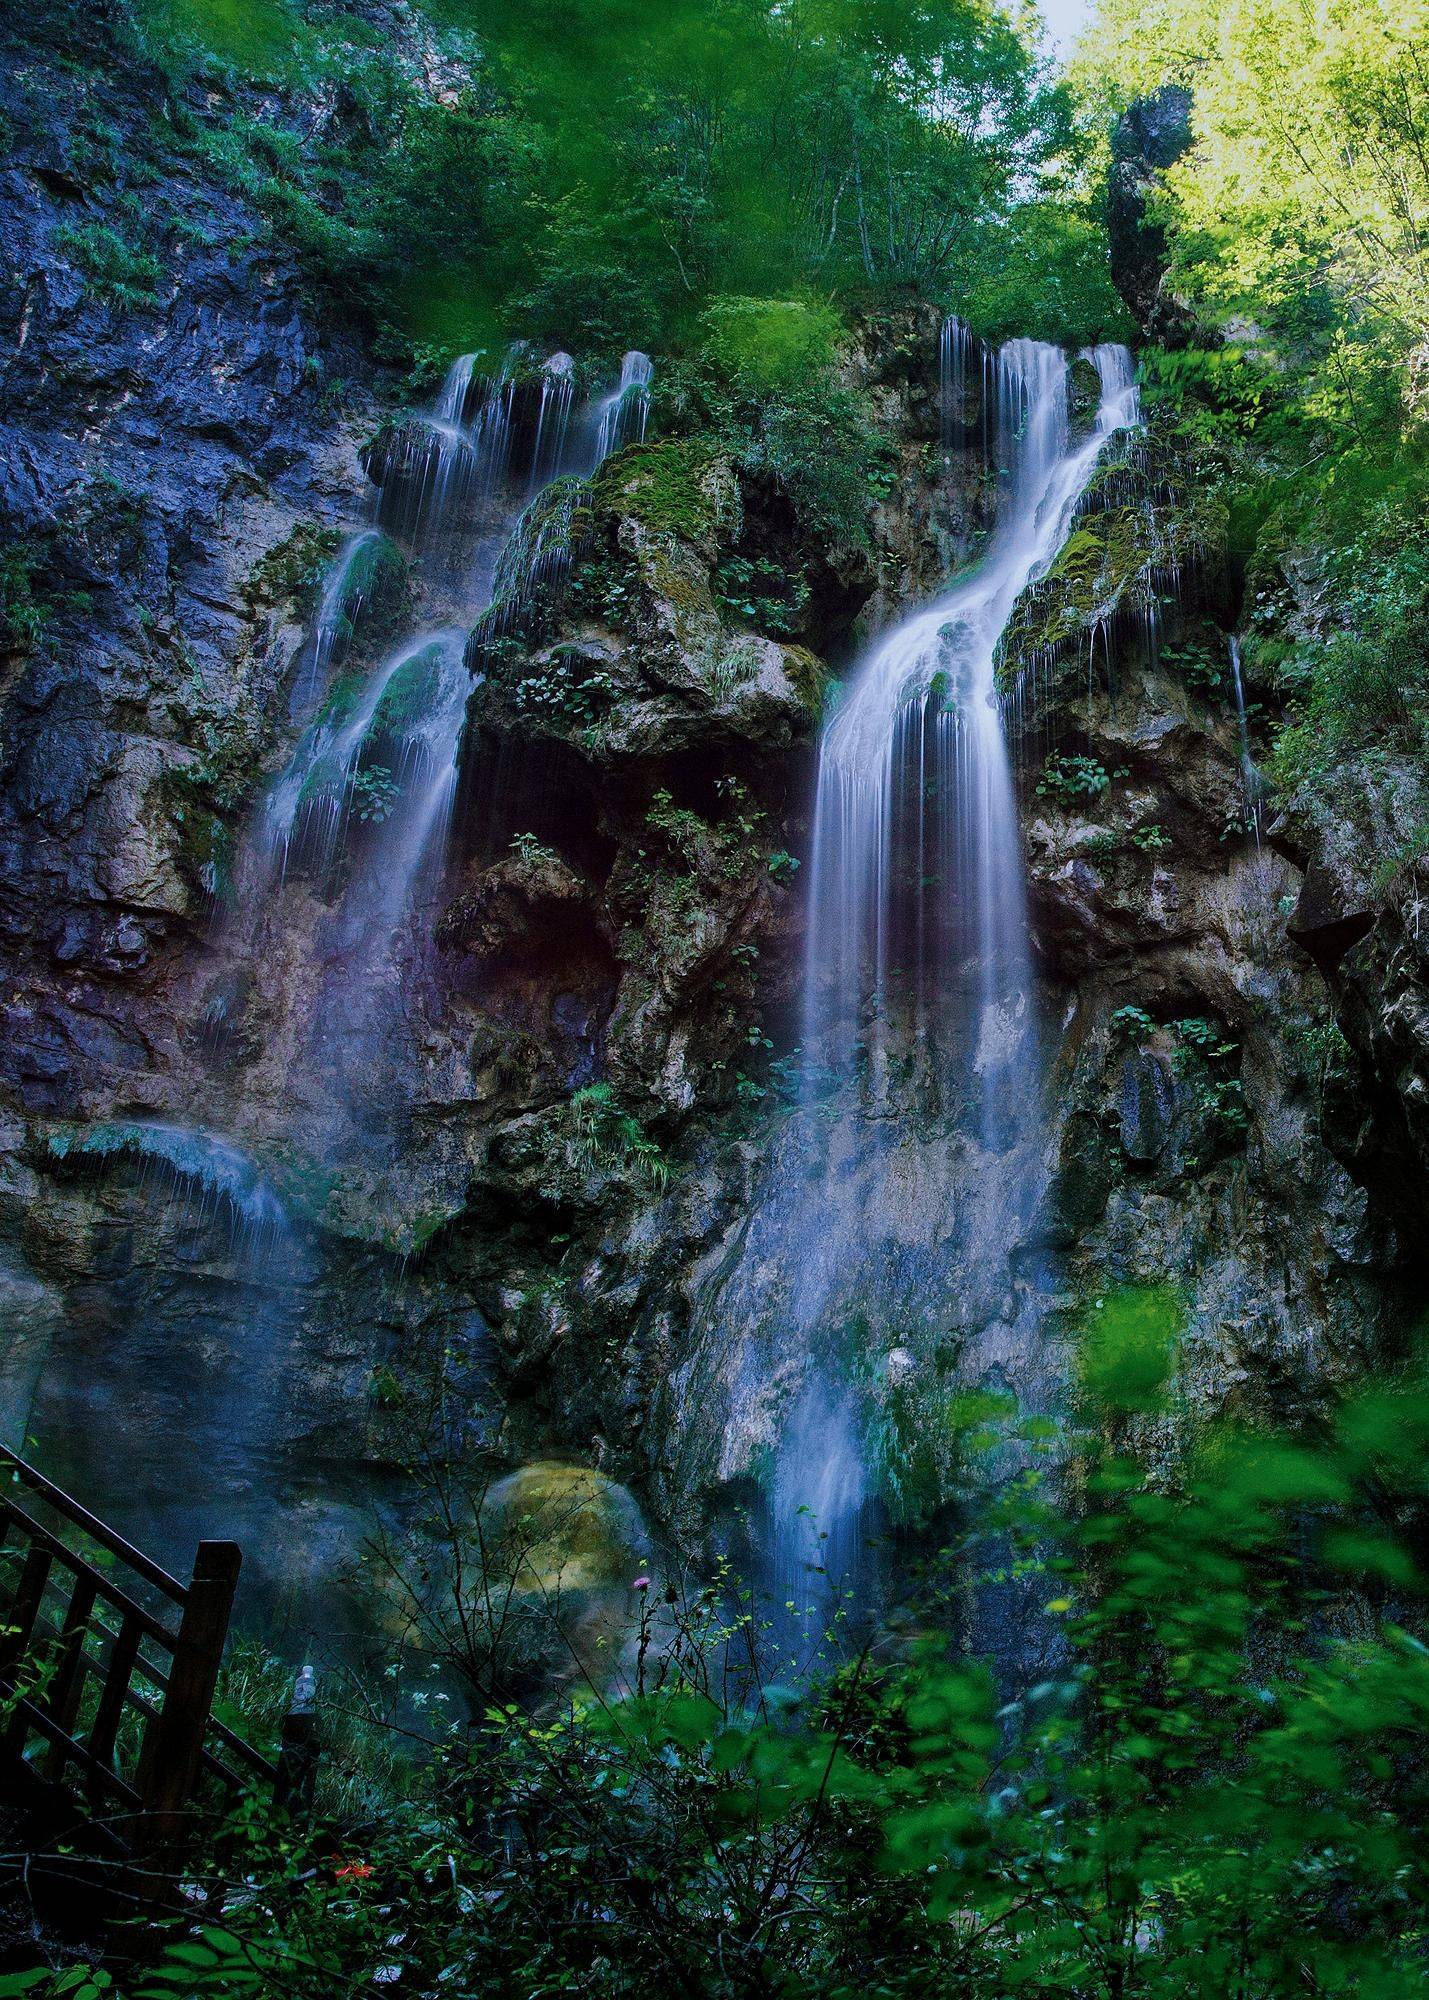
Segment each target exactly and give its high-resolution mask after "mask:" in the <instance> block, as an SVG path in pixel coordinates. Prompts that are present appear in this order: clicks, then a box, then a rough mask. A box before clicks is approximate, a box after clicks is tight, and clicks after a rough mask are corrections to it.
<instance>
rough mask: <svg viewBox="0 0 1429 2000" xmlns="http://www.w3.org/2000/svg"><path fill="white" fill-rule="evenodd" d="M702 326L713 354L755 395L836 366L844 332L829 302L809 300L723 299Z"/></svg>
mask: <svg viewBox="0 0 1429 2000" xmlns="http://www.w3.org/2000/svg"><path fill="white" fill-rule="evenodd" d="M701 325H702V327H703V340H702V343H701V344H702V346H703V349H704V352H705V354H706V355H707V356H708V358H709V359H710V360H711V361H712V362H713V363H714V364H715V366H716V367H717V368H718V369H719V370H720V372H721V373H722V374H724V375H726V376H728V377H729V378H730V379H731V380H732V381H734V382H737V383H738V384H739V385H740V387H741V388H743V389H745V390H749V391H752V392H753V393H754V394H755V395H764V394H768V393H769V392H770V391H772V390H778V389H788V388H790V387H792V386H793V385H795V384H796V383H798V382H799V381H800V380H801V379H802V378H803V377H805V376H806V375H808V374H810V373H811V372H813V373H817V372H819V371H821V370H823V369H826V368H828V367H830V366H831V365H832V363H833V361H834V358H835V356H836V354H837V352H838V348H839V345H840V341H841V338H842V336H843V333H844V328H843V326H842V324H841V322H840V320H839V317H838V314H837V313H835V312H834V311H833V310H832V309H831V308H830V307H829V306H827V305H819V304H813V303H810V302H809V301H807V300H804V299H737V298H722V299H717V300H716V301H715V303H714V304H713V305H712V306H710V307H708V308H707V309H706V311H705V312H704V314H703V316H702V319H701Z"/></svg>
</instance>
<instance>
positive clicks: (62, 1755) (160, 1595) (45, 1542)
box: [0, 1446, 316, 1869]
mask: <svg viewBox="0 0 1429 2000" xmlns="http://www.w3.org/2000/svg"><path fill="white" fill-rule="evenodd" d="M241 1560H242V1556H241V1552H240V1550H239V1548H238V1545H237V1543H236V1542H217V1541H214V1542H200V1543H199V1545H198V1551H197V1554H196V1556H195V1558H194V1565H193V1574H192V1575H191V1576H190V1578H189V1581H188V1582H187V1583H181V1582H180V1581H179V1580H178V1578H177V1577H173V1576H170V1575H169V1573H168V1571H167V1570H164V1569H162V1568H160V1566H159V1565H158V1563H155V1562H152V1561H150V1559H149V1557H148V1556H146V1555H144V1554H143V1552H142V1551H141V1550H139V1549H136V1548H134V1547H133V1546H132V1545H131V1544H130V1543H129V1542H127V1541H126V1540H125V1539H124V1538H123V1536H122V1535H119V1534H117V1533H116V1532H115V1531H114V1529H112V1528H110V1527H108V1526H107V1525H106V1524H105V1523H104V1522H103V1521H101V1520H99V1519H98V1518H97V1516H95V1515H94V1514H91V1513H90V1512H89V1510H88V1509H87V1508H86V1507H84V1506H82V1505H81V1504H80V1502H79V1501H77V1500H75V1499H73V1498H72V1497H71V1496H70V1495H69V1494H68V1493H65V1492H63V1491H62V1490H61V1489H60V1488H59V1487H58V1486H56V1485H54V1484H53V1482H52V1481H50V1480H48V1479H46V1478H45V1477H44V1475H43V1474H42V1473H40V1472H37V1471H36V1470H35V1468H34V1467H33V1466H32V1465H28V1464H27V1463H26V1462H25V1460H24V1459H22V1458H20V1457H18V1456H17V1455H16V1454H15V1453H14V1452H12V1451H10V1450H8V1449H6V1448H5V1447H4V1446H0V1785H3V1787H4V1790H5V1793H6V1794H7V1795H8V1796H11V1797H14V1798H17V1799H18V1798H21V1797H24V1796H26V1795H28V1796H30V1797H40V1796H46V1797H47V1798H48V1799H49V1800H50V1802H51V1803H53V1802H55V1800H56V1799H57V1798H58V1799H59V1800H61V1801H62V1802H63V1803H64V1804H65V1805H66V1806H67V1807H68V1808H70V1809H71V1810H72V1812H73V1815H74V1821H75V1824H76V1826H77V1827H83V1826H84V1825H85V1824H89V1825H92V1826H94V1827H96V1828H102V1829H103V1831H104V1835H105V1838H106V1840H107V1842H108V1843H109V1844H110V1845H111V1846H113V1845H114V1844H116V1843H117V1844H118V1846H119V1848H120V1849H121V1850H122V1852H124V1853H125V1854H127V1855H130V1856H132V1857H134V1859H135V1860H136V1861H138V1860H141V1859H142V1860H143V1862H144V1864H145V1866H146V1867H148V1868H150V1869H154V1868H164V1867H167V1866H169V1865H173V1864H175V1863H176V1862H177V1860H178V1858H179V1857H180V1856H181V1854H182V1852H183V1850H184V1848H185V1847H186V1846H187V1845H188V1844H189V1843H190V1839H191V1837H192V1835H193V1834H194V1833H195V1832H196V1831H197V1830H198V1829H199V1828H201V1827H204V1826H210V1827H211V1826H213V1825H216V1824H218V1823H219V1822H220V1821H221V1819H222V1818H223V1816H224V1815H225V1813H226V1812H227V1811H228V1810H230V1809H231V1808H232V1807H233V1806H234V1805H235V1804H237V1803H238V1802H239V1801H241V1800H243V1799H245V1798H248V1797H251V1796H252V1795H254V1794H257V1795H259V1796H260V1797H261V1798H263V1799H264V1800H266V1801H267V1802H269V1803H270V1804H271V1805H272V1807H273V1808H274V1809H284V1808H293V1807H296V1806H298V1805H300V1804H301V1803H303V1801H304V1799H305V1797H306V1794H307V1791H308V1789H309V1787H310V1784H311V1777H312V1762H313V1757H314V1754H315V1750H316V1739H315V1736H314V1717H313V1713H312V1695H311V1690H312V1676H311V1674H310V1673H309V1672H307V1671H305V1672H304V1674H303V1675H302V1676H301V1677H300V1679H299V1683H298V1685H299V1689H300V1691H301V1692H300V1699H298V1700H297V1701H296V1702H295V1703H294V1706H293V1708H292V1710H291V1711H290V1713H289V1715H288V1717H287V1719H286V1720H285V1722H284V1725H283V1738H282V1750H281V1753H280V1755H279V1757H278V1758H277V1760H276V1761H275V1760H273V1759H271V1758H268V1757H265V1756H263V1755H262V1754H261V1753H260V1752H259V1751H257V1750H255V1749H254V1748H253V1747H252V1745H251V1744H249V1743H246V1742H245V1741H244V1740H243V1738H242V1737H241V1736H239V1735H238V1734H237V1733H236V1732H235V1731H234V1730H232V1729H230V1728H229V1727H228V1725H227V1724H226V1723H224V1722H222V1721H220V1720H219V1718H218V1717H217V1716H216V1715H215V1714H214V1713H213V1699H214V1690H215V1688H216V1686H217V1682H218V1675H219V1668H220V1665H221V1663H222V1659H223V1649H224V1642H225V1640H226V1638H227V1635H228V1625H229V1618H230V1614H231V1612H232V1608H233V1595H234V1590H235V1587H236V1585H237V1582H238V1571H239V1565H240V1563H241Z"/></svg>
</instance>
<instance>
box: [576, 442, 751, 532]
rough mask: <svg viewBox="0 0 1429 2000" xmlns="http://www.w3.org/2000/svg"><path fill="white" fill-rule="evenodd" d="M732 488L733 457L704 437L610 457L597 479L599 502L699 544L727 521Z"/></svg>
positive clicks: (644, 446) (642, 447)
mask: <svg viewBox="0 0 1429 2000" xmlns="http://www.w3.org/2000/svg"><path fill="white" fill-rule="evenodd" d="M732 492H733V481H732V477H731V474H730V469H729V461H728V459H727V458H726V456H725V455H724V453H723V452H721V450H720V449H719V447H718V446H717V445H714V444H712V443H710V442H709V441H708V440H707V439H702V438H666V439H662V440H661V441H660V442H659V443H656V444H642V445H633V446H631V447H630V448H629V449H628V450H626V451H622V452H620V453H618V454H617V455H616V456H615V457H614V458H612V459H610V460H608V461H607V463H606V464H605V465H604V466H603V467H602V468H601V470H600V472H599V474H598V475H597V478H596V483H595V500H596V504H597V506H599V507H601V508H603V509H605V510H607V511H609V512H610V513H614V514H623V515H628V516H630V517H631V518H633V519H634V520H637V521H639V522H640V523H641V525H642V526H643V527H647V528H651V529H654V530H655V532H656V533H657V534H667V535H675V536H677V537H678V538H679V539H680V540H681V541H686V542H695V543H702V542H708V541H709V540H710V539H711V538H713V537H716V536H718V534H719V532H720V530H721V529H722V528H723V527H725V526H726V525H727V524H728V522H729V520H730V518H731V514H732V511H733V504H734V503H733V501H732V497H731V496H732Z"/></svg>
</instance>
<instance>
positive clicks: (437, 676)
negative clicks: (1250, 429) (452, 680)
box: [366, 643, 445, 743]
mask: <svg viewBox="0 0 1429 2000" xmlns="http://www.w3.org/2000/svg"><path fill="white" fill-rule="evenodd" d="M444 659H445V655H444V651H443V648H442V647H441V646H440V645H438V644H436V643H433V644H432V645H430V646H423V648H422V650H421V651H420V652H419V653H413V655H412V657H411V658H410V659H409V660H404V661H403V662H402V664H401V666H400V667H398V668H397V670H396V672H395V673H394V674H393V675H392V678H391V679H390V680H389V681H388V683H387V685H386V687H385V688H384V689H383V691H382V699H381V700H380V701H379V702H378V704H377V707H376V709H375V710H374V711H373V715H372V724H371V727H370V728H369V729H368V732H367V738H366V740H367V742H369V743H375V742H376V741H377V740H378V738H379V737H382V736H407V735H410V734H411V732H412V730H413V729H414V728H415V727H416V725H417V724H418V723H420V722H421V720H422V718H423V716H425V715H426V714H428V713H429V711H430V710H431V709H432V707H433V706H434V705H435V703H436V700H437V697H438V694H439V692H440V687H441V675H442V667H443V664H444Z"/></svg>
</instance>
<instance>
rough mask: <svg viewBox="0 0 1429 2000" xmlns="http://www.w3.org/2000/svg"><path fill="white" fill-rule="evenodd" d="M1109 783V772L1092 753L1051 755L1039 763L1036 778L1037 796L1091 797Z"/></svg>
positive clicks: (1102, 790) (1070, 799)
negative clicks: (1039, 766) (1040, 765)
mask: <svg viewBox="0 0 1429 2000" xmlns="http://www.w3.org/2000/svg"><path fill="white" fill-rule="evenodd" d="M1110 783H1111V773H1110V772H1109V771H1108V770H1107V768H1106V766H1105V765H1104V764H1099V763H1098V762H1097V760H1096V758H1095V757H1083V756H1078V755H1066V756H1061V755H1056V754H1054V755H1052V756H1050V757H1048V759H1047V760H1046V762H1045V763H1044V764H1043V766H1042V771H1041V775H1040V776H1039V778H1038V780H1037V792H1038V796H1039V797H1041V798H1054V799H1063V800H1066V801H1068V802H1069V803H1070V802H1071V801H1073V800H1075V799H1094V798H1097V797H1099V796H1100V794H1101V793H1102V792H1104V791H1105V790H1106V788H1107V786H1108V785H1109V784H1110Z"/></svg>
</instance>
